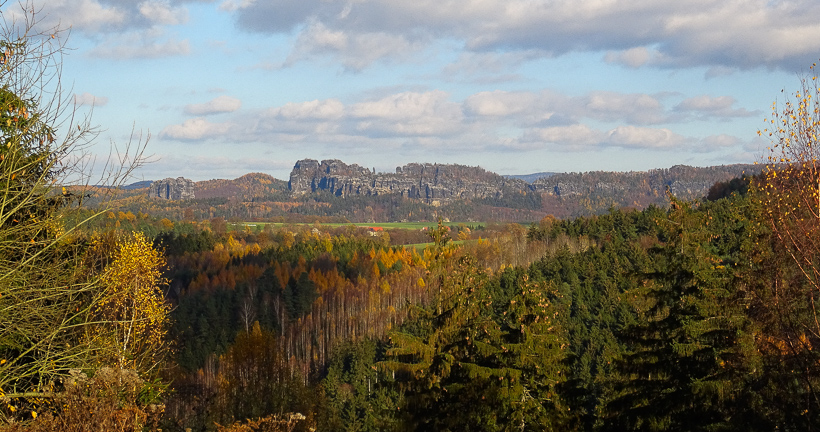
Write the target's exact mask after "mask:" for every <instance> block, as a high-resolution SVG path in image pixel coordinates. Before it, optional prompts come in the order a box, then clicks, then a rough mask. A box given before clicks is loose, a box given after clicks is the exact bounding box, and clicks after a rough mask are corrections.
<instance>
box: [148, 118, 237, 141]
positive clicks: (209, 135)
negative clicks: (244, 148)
mask: <svg viewBox="0 0 820 432" xmlns="http://www.w3.org/2000/svg"><path fill="white" fill-rule="evenodd" d="M231 127H232V125H231V124H230V123H211V122H209V121H207V120H205V119H203V118H201V117H197V118H193V119H188V120H185V122H184V123H182V124H181V125H170V126H166V127H165V129H163V130H162V131H161V132H160V133H159V137H160V138H163V139H176V140H182V141H197V140H207V139H213V138H218V137H221V136H223V135H225V134H226V133H227V132H228V131H229V130H230V129H231Z"/></svg>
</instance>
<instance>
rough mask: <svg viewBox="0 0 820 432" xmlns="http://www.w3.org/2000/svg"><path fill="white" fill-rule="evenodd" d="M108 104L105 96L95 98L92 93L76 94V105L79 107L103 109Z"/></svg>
mask: <svg viewBox="0 0 820 432" xmlns="http://www.w3.org/2000/svg"><path fill="white" fill-rule="evenodd" d="M107 103H108V98H107V97H104V96H94V95H93V94H91V93H88V92H86V93H83V94H74V104H75V105H77V106H83V105H85V106H94V107H101V106H105V105H106V104H107Z"/></svg>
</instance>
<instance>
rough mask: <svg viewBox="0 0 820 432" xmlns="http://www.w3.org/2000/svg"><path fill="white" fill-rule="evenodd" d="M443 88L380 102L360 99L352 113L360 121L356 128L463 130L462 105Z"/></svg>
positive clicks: (408, 132)
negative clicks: (449, 98) (453, 99)
mask: <svg viewBox="0 0 820 432" xmlns="http://www.w3.org/2000/svg"><path fill="white" fill-rule="evenodd" d="M448 97H449V95H448V94H447V93H446V92H443V91H440V90H434V91H430V92H425V93H416V92H405V93H399V94H396V95H392V96H388V97H385V98H382V99H380V100H376V101H370V102H360V103H357V104H355V105H353V106H352V107H351V109H350V116H351V117H353V118H356V119H359V120H360V121H359V122H358V123H357V125H356V129H357V130H359V131H361V132H366V133H376V134H382V133H389V134H398V135H451V134H455V133H457V132H459V131H460V130H461V129H462V120H463V117H464V115H463V113H462V111H461V106H460V105H459V104H457V103H454V102H450V101H449V100H448Z"/></svg>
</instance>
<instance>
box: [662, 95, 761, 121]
mask: <svg viewBox="0 0 820 432" xmlns="http://www.w3.org/2000/svg"><path fill="white" fill-rule="evenodd" d="M734 104H735V98H733V97H731V96H716V97H712V96H709V95H700V96H695V97H691V98H687V99H684V100H683V101H681V102H680V103H679V104H678V105H676V106H675V108H674V109H675V111H680V112H687V111H688V112H691V113H695V114H700V115H701V116H702V118H714V117H717V118H730V117H750V116H754V115H757V112H756V111H754V112H750V111H747V110H746V109H745V108H738V109H734V108H732V107H733V106H734Z"/></svg>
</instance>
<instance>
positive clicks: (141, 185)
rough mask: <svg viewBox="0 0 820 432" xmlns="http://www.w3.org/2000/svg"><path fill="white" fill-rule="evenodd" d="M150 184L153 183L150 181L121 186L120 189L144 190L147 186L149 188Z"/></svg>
mask: <svg viewBox="0 0 820 432" xmlns="http://www.w3.org/2000/svg"><path fill="white" fill-rule="evenodd" d="M151 183H153V181H152V180H143V181H138V182H136V183H131V184H130V185H126V186H123V187H122V189H123V190H134V189H144V188H147V187H148V186H151Z"/></svg>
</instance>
